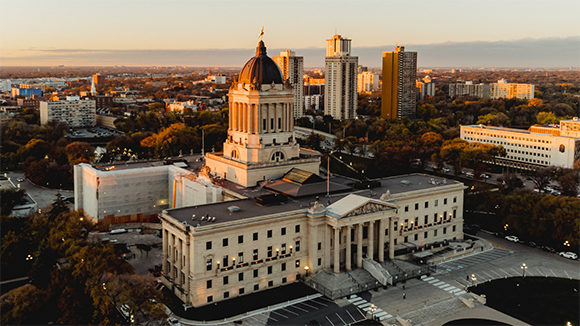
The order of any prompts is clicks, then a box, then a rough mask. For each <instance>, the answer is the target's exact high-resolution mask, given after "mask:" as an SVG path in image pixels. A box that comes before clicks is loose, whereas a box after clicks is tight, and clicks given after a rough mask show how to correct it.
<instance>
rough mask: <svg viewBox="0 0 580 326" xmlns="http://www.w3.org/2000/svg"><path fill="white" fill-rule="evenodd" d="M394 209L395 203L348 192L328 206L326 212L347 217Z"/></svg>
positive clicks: (336, 216) (339, 216)
mask: <svg viewBox="0 0 580 326" xmlns="http://www.w3.org/2000/svg"><path fill="white" fill-rule="evenodd" d="M393 209H396V205H393V204H389V203H385V202H383V201H380V200H376V199H373V198H368V197H363V196H359V195H356V194H350V195H348V196H346V197H344V198H342V199H341V200H339V201H337V202H336V203H334V204H332V205H330V206H328V207H327V208H326V212H327V214H328V215H330V216H332V217H335V218H347V217H352V216H357V215H364V214H370V213H374V212H381V211H387V210H393Z"/></svg>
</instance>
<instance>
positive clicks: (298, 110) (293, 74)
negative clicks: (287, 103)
mask: <svg viewBox="0 0 580 326" xmlns="http://www.w3.org/2000/svg"><path fill="white" fill-rule="evenodd" d="M272 59H273V60H274V62H276V64H278V67H280V70H281V71H282V75H284V80H285V81H286V82H288V83H290V85H292V87H293V92H294V118H295V119H299V118H302V116H303V115H304V87H303V85H304V82H303V81H302V76H303V75H304V57H297V56H296V54H295V53H294V51H290V50H286V51H281V52H280V56H278V57H272Z"/></svg>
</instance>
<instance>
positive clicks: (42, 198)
mask: <svg viewBox="0 0 580 326" xmlns="http://www.w3.org/2000/svg"><path fill="white" fill-rule="evenodd" d="M5 175H6V177H8V178H10V180H11V181H12V183H14V185H15V186H17V187H18V184H20V189H24V190H26V192H27V193H28V194H29V195H30V196H31V197H32V198H33V199H34V200H35V201H36V203H37V204H38V208H39V209H44V208H46V206H48V205H50V204H52V203H53V202H54V200H55V199H56V194H57V193H59V192H60V194H61V195H63V196H64V197H65V198H69V197H74V195H75V192H74V191H73V190H59V189H50V188H46V187H39V186H37V185H35V184H33V183H32V182H30V181H29V180H28V179H26V178H25V177H24V173H22V172H6V173H5ZM19 178H22V179H24V181H21V182H19V181H18V179H19ZM71 208H73V207H71Z"/></svg>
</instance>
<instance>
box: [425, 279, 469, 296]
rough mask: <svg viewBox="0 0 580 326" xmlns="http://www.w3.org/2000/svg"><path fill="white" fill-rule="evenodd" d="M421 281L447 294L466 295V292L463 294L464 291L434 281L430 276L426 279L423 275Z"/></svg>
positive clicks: (436, 280) (437, 280)
mask: <svg viewBox="0 0 580 326" xmlns="http://www.w3.org/2000/svg"><path fill="white" fill-rule="evenodd" d="M421 280H422V281H424V282H427V283H429V284H431V285H433V286H436V287H438V288H440V289H441V290H443V291H447V292H449V293H453V294H455V295H461V294H464V293H467V292H465V290H462V289H459V288H457V287H456V286H453V285H450V284H449V283H446V282H443V281H440V280H439V279H436V278H434V277H432V276H431V277H427V276H426V275H423V276H421Z"/></svg>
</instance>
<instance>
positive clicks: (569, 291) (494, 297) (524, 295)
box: [470, 277, 580, 325]
mask: <svg viewBox="0 0 580 326" xmlns="http://www.w3.org/2000/svg"><path fill="white" fill-rule="evenodd" d="M579 288H580V282H578V281H577V280H568V279H561V278H545V277H526V278H522V277H512V278H507V279H500V280H495V281H492V282H489V283H484V284H480V285H478V286H476V287H471V288H470V290H471V291H472V292H474V293H477V294H485V295H486V297H487V304H486V305H487V306H488V307H491V308H493V309H496V310H498V311H501V312H503V313H505V314H507V315H510V316H512V317H514V318H517V319H520V320H522V321H524V322H526V323H529V324H531V325H566V323H567V322H571V323H572V325H580V310H579V309H578V307H580V295H579V292H578V291H579Z"/></svg>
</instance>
